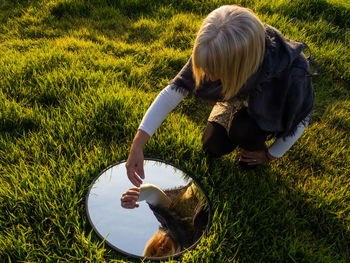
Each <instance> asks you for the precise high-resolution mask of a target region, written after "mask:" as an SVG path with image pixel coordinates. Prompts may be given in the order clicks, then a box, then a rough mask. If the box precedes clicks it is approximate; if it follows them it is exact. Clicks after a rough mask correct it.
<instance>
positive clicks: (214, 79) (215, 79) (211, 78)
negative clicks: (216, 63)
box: [209, 75, 219, 82]
mask: <svg viewBox="0 0 350 263" xmlns="http://www.w3.org/2000/svg"><path fill="white" fill-rule="evenodd" d="M209 79H210V81H211V82H214V81H217V80H218V79H219V78H217V77H215V76H213V75H209Z"/></svg>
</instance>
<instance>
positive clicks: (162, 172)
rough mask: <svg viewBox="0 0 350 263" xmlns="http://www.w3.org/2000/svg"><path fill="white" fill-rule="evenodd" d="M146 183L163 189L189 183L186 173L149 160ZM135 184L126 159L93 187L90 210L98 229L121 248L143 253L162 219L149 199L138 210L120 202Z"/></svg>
mask: <svg viewBox="0 0 350 263" xmlns="http://www.w3.org/2000/svg"><path fill="white" fill-rule="evenodd" d="M144 171H145V180H144V181H143V183H144V184H154V185H156V186H158V187H159V188H161V189H168V188H174V187H178V186H183V185H186V184H187V183H188V182H189V180H191V179H186V178H185V176H184V174H183V172H182V171H181V170H178V169H176V168H174V167H173V166H171V165H167V164H165V163H161V162H157V161H151V160H146V161H145V164H144ZM131 187H135V186H134V185H133V184H132V183H131V182H130V181H129V179H128V177H127V174H126V169H125V162H123V163H120V164H118V165H116V166H113V167H111V168H110V169H108V170H106V171H105V172H104V173H103V174H101V175H100V176H99V178H98V179H97V180H96V181H95V183H94V185H93V186H92V188H91V190H90V193H89V196H88V200H87V209H88V211H89V215H90V219H91V222H92V224H93V225H94V228H95V230H97V232H99V233H100V234H101V235H102V236H103V237H105V238H106V237H107V238H106V240H107V241H108V242H110V243H111V244H113V245H114V246H116V247H117V248H119V249H121V250H123V251H125V252H128V253H130V254H134V255H137V256H142V253H143V250H144V247H145V244H146V243H147V241H148V240H149V239H150V238H151V237H152V236H153V234H154V233H155V232H156V231H158V228H159V222H158V221H157V219H156V218H155V216H154V214H153V213H152V211H151V210H150V209H149V207H148V205H147V203H146V202H144V201H142V202H140V203H139V204H140V206H139V207H138V208H135V209H125V208H122V207H121V205H120V197H121V195H122V194H123V193H124V192H125V191H126V190H128V189H129V188H131Z"/></svg>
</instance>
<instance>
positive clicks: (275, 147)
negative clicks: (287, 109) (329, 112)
mask: <svg viewBox="0 0 350 263" xmlns="http://www.w3.org/2000/svg"><path fill="white" fill-rule="evenodd" d="M307 119H309V118H307ZM308 124H309V123H308V122H307V121H303V122H300V123H299V124H298V127H297V129H296V131H295V133H294V134H293V135H291V136H288V137H286V138H284V139H283V138H278V139H277V140H276V141H275V142H274V143H273V144H272V145H271V146H270V147H269V149H268V153H269V154H270V155H271V156H273V157H274V158H280V157H282V156H283V155H284V154H285V153H286V152H287V151H288V150H289V149H290V148H291V147H292V146H293V144H294V143H295V142H296V141H297V140H298V139H299V138H300V136H301V135H302V134H303V132H304V130H305V128H306V126H307V125H308Z"/></svg>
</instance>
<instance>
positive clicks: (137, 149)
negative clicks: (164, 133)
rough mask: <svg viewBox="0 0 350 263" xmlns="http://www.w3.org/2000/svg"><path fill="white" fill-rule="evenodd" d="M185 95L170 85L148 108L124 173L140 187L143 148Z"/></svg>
mask: <svg viewBox="0 0 350 263" xmlns="http://www.w3.org/2000/svg"><path fill="white" fill-rule="evenodd" d="M186 95H187V93H183V92H179V91H177V90H176V89H175V88H174V87H173V86H172V85H168V86H167V87H166V88H164V89H163V90H162V91H161V92H160V93H159V94H158V96H157V98H156V99H155V100H154V102H153V103H152V105H151V106H150V107H149V108H148V110H147V112H146V114H145V116H144V117H143V119H142V121H141V124H140V126H139V128H138V131H137V133H136V135H135V138H134V140H133V143H132V145H131V149H130V153H129V157H128V160H127V161H126V165H125V166H126V172H127V175H128V177H129V180H130V181H131V182H132V183H133V184H134V185H135V186H140V185H141V184H142V179H144V178H145V175H144V171H143V161H144V156H143V147H144V145H145V144H146V143H147V141H148V140H149V138H150V137H151V136H152V135H153V134H154V132H155V130H156V129H157V128H158V127H159V126H160V124H161V123H162V122H163V121H164V119H165V118H166V116H167V115H168V114H169V113H170V112H171V111H172V110H173V109H174V108H175V107H176V106H177V105H178V104H179V103H180V102H181V101H182V100H183V99H184V98H185V97H186Z"/></svg>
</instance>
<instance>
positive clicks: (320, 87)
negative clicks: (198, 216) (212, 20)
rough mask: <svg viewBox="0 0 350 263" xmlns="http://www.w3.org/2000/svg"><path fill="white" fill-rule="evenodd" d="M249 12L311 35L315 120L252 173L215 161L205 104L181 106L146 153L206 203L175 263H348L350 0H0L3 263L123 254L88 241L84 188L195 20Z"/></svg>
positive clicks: (149, 97) (120, 152)
mask: <svg viewBox="0 0 350 263" xmlns="http://www.w3.org/2000/svg"><path fill="white" fill-rule="evenodd" d="M227 3H237V4H240V5H242V6H245V7H249V8H251V9H252V10H253V11H255V12H256V14H257V15H258V16H259V18H260V19H261V20H262V21H264V22H265V23H268V24H270V25H272V26H274V27H276V28H278V29H279V30H280V31H282V32H283V33H284V34H285V36H286V37H288V38H291V39H295V40H299V41H304V42H306V43H307V44H308V45H309V47H310V48H311V50H312V56H313V60H315V61H316V62H317V63H318V66H319V69H320V73H321V75H320V76H319V77H315V78H314V79H313V83H314V88H315V92H316V102H315V110H314V114H313V120H312V122H311V124H310V125H309V126H308V127H307V129H306V130H305V132H304V134H303V136H302V137H301V138H300V139H299V140H298V141H297V143H296V144H295V145H294V146H293V148H292V149H291V150H289V151H288V152H287V153H286V155H285V156H284V157H283V158H281V159H279V160H276V161H274V162H272V163H269V164H267V165H265V166H264V167H261V168H259V169H258V170H256V171H250V172H245V171H241V170H239V169H238V167H237V165H236V162H237V159H238V157H237V155H236V152H233V153H232V154H229V155H227V156H224V157H222V158H220V159H218V160H217V161H216V162H215V163H213V162H210V161H209V159H208V158H207V157H206V155H205V154H204V152H203V150H202V148H201V134H202V131H203V129H204V127H205V124H206V118H207V116H208V114H209V112H210V110H211V108H210V105H208V104H206V102H202V101H200V102H199V103H198V101H195V99H194V98H188V99H186V100H185V101H184V102H183V103H182V104H181V105H180V106H179V107H178V108H177V109H176V110H175V111H174V112H172V113H171V114H170V115H169V117H168V118H167V119H166V121H165V122H164V123H163V124H162V126H161V127H160V128H159V129H158V131H157V132H156V134H155V135H154V137H152V139H151V140H150V141H149V143H148V144H147V146H146V148H145V156H148V157H158V158H162V159H164V160H166V161H168V162H171V163H174V164H176V165H179V166H180V167H183V168H184V169H185V170H189V171H192V173H193V175H194V176H195V177H196V178H197V179H198V181H199V182H200V183H201V184H202V185H203V186H204V188H205V189H206V190H207V192H208V193H209V197H210V199H211V200H212V208H213V211H214V215H213V222H212V226H211V228H210V231H209V233H208V235H207V236H206V238H204V239H202V241H201V242H200V244H199V245H198V246H197V248H196V249H195V250H193V251H191V252H188V253H186V254H185V255H184V256H183V257H182V258H181V260H182V261H183V262H349V261H350V132H349V131H350V48H349V47H350V29H349V27H350V4H349V2H348V0H271V1H264V0H256V1H253V0H241V1H239V0H237V1H222V0H210V1H200V0H182V1H181V0H174V1H170V0H168V1H167V0H158V1H151V0H87V1H85V0H50V1H49V0H48V1H39V0H32V1H19V0H18V1H15V0H5V1H0V185H1V187H0V262H7V261H11V262H16V261H19V262H38V261H50V262H57V261H69V262H70V261H116V262H123V261H129V259H128V258H125V257H123V256H122V255H120V254H117V253H115V252H113V251H112V250H111V249H109V248H108V247H107V246H106V245H105V244H104V243H103V242H102V241H100V240H99V239H98V238H97V236H96V235H95V234H94V233H93V232H92V230H91V227H90V225H89V223H88V220H87V217H86V214H85V203H84V201H85V195H86V193H87V191H88V188H89V184H90V183H91V182H92V180H93V179H94V178H95V177H96V175H97V174H98V173H99V172H100V171H101V170H103V169H104V168H106V167H107V166H109V165H111V164H113V163H115V162H118V161H121V160H124V159H126V158H127V156H128V151H129V147H130V144H131V142H132V139H133V136H134V134H135V132H136V129H137V127H138V125H139V123H140V121H141V119H142V116H143V114H144V113H145V111H146V110H147V108H148V106H149V105H150V103H151V102H152V101H153V99H154V98H155V97H156V95H157V93H158V92H159V91H160V90H161V89H162V88H163V87H165V86H166V85H167V83H168V81H169V80H170V79H172V78H173V77H174V76H175V75H176V73H177V72H178V71H179V70H180V69H181V68H182V66H183V64H184V63H185V62H186V61H187V59H188V57H189V55H190V54H191V47H192V44H193V42H194V38H195V36H196V32H197V30H198V29H199V26H200V24H201V21H202V20H203V18H204V17H205V16H206V15H207V14H208V13H209V12H210V11H211V10H213V9H215V8H216V7H219V6H220V5H222V4H227Z"/></svg>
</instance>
